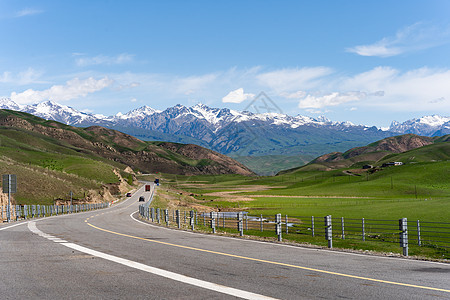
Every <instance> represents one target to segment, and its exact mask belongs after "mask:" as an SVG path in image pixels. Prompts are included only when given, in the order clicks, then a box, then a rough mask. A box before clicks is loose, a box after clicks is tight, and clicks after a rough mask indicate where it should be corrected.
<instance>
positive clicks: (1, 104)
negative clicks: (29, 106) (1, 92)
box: [0, 98, 22, 110]
mask: <svg viewBox="0 0 450 300" xmlns="http://www.w3.org/2000/svg"><path fill="white" fill-rule="evenodd" d="M0 108H1V109H10V110H21V108H22V107H21V105H19V104H17V103H16V102H14V101H12V100H11V99H10V98H0Z"/></svg>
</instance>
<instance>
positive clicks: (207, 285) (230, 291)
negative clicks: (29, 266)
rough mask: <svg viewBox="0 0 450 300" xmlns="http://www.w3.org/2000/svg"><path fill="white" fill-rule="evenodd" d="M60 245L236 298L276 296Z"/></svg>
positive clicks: (35, 230) (33, 226)
mask: <svg viewBox="0 0 450 300" xmlns="http://www.w3.org/2000/svg"><path fill="white" fill-rule="evenodd" d="M28 229H29V230H30V231H31V232H33V233H35V234H37V235H39V236H41V237H45V238H47V239H49V240H52V238H54V237H53V236H51V235H49V234H46V233H44V232H42V231H40V230H39V229H38V228H37V227H36V223H35V222H31V221H30V222H29V223H28ZM59 244H60V245H64V246H66V247H68V248H71V249H73V250H77V251H79V252H83V253H86V254H89V255H92V256H96V257H99V258H103V259H106V260H109V261H112V262H115V263H118V264H121V265H124V266H127V267H130V268H134V269H138V270H141V271H144V272H148V273H151V274H154V275H158V276H161V277H165V278H168V279H172V280H175V281H179V282H182V283H186V284H190V285H194V286H197V287H200V288H204V289H207V290H211V291H214V292H219V293H222V294H227V295H231V296H235V297H238V298H242V299H276V298H272V297H267V296H264V295H259V294H255V293H251V292H247V291H243V290H239V289H235V288H231V287H227V286H224V285H220V284H216V283H212V282H208V281H204V280H200V279H196V278H192V277H188V276H185V275H181V274H178V273H174V272H170V271H166V270H163V269H159V268H155V267H151V266H148V265H144V264H142V263H139V262H135V261H132V260H128V259H125V258H121V257H118V256H114V255H110V254H106V253H103V252H100V251H96V250H92V249H89V248H86V247H84V246H80V245H77V244H74V243H67V242H65V243H64V242H59Z"/></svg>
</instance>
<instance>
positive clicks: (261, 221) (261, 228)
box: [259, 214, 264, 232]
mask: <svg viewBox="0 0 450 300" xmlns="http://www.w3.org/2000/svg"><path fill="white" fill-rule="evenodd" d="M259 221H260V225H259V227H260V230H261V232H263V231H264V226H263V219H262V214H261V215H260V217H259Z"/></svg>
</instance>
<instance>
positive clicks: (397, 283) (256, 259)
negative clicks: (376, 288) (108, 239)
mask: <svg viewBox="0 0 450 300" xmlns="http://www.w3.org/2000/svg"><path fill="white" fill-rule="evenodd" d="M87 225H89V226H91V227H93V228H95V229H98V230H101V231H104V232H108V233H112V234H116V235H120V236H125V237H129V238H134V239H138V240H143V241H148V242H152V243H157V244H162V245H167V246H173V247H178V248H183V249H189V250H194V251H199V252H205V253H211V254H217V255H222V256H228V257H234V258H239V259H245V260H250V261H257V262H262V263H267V264H272V265H279V266H284V267H291V268H295V269H302V270H307V271H313V272H318V273H324V274H330V275H337V276H342V277H348V278H354V279H360V280H366V281H373V282H379V283H386V284H392V285H398V286H406V287H413V288H420V289H426V290H433V291H440V292H447V293H450V290H447V289H441V288H434V287H428V286H421V285H415V284H409V283H401V282H395V281H388V280H382V279H375V278H369V277H363V276H357V275H350V274H344V273H338V272H332V271H326V270H321V269H315V268H309V267H302V266H297V265H292V264H287V263H281V262H275V261H270V260H264V259H258V258H252V257H246V256H241V255H236V254H229V253H224V252H217V251H212V250H206V249H201V248H195V247H190V246H183V245H178V244H172V243H167V242H162V241H157V240H152V239H148V238H142V237H138V236H133V235H129V234H125V233H120V232H115V231H111V230H108V229H104V228H100V227H97V226H95V225H93V224H91V223H89V222H87Z"/></svg>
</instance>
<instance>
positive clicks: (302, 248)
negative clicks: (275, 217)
mask: <svg viewBox="0 0 450 300" xmlns="http://www.w3.org/2000/svg"><path fill="white" fill-rule="evenodd" d="M138 212H139V211H138V210H137V211H135V212H132V213H131V214H130V218H131V219H133V220H134V221H136V222H138V223H141V224H144V225H147V226H150V227H154V228H158V229H166V230H177V231H179V232H180V231H182V232H184V233H188V234H198V235H207V236H209V237H213V238H222V239H233V240H237V239H238V240H240V241H243V242H248V243H257V244H263V245H268V244H269V243H268V242H263V241H255V240H250V239H243V238H236V237H231V236H222V235H212V234H205V233H200V232H192V231H184V230H178V229H174V228H170V227H163V226H160V225H155V224H150V223H147V222H142V221H141V220H138V219H136V218H135V217H133V215H134V214H135V213H138ZM270 245H272V246H278V247H287V248H293V249H298V250H307V251H321V252H328V253H332V254H336V255H340V254H344V255H354V256H362V257H365V258H374V259H377V258H380V259H394V260H401V261H403V262H411V263H419V264H425V263H426V264H436V265H443V266H447V267H448V266H449V264H448V263H442V262H437V261H426V260H416V259H409V258H402V257H390V256H378V255H368V254H359V253H351V252H343V251H333V250H328V249H321V248H308V247H303V246H301V245H299V246H292V245H286V244H276V243H270Z"/></svg>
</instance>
